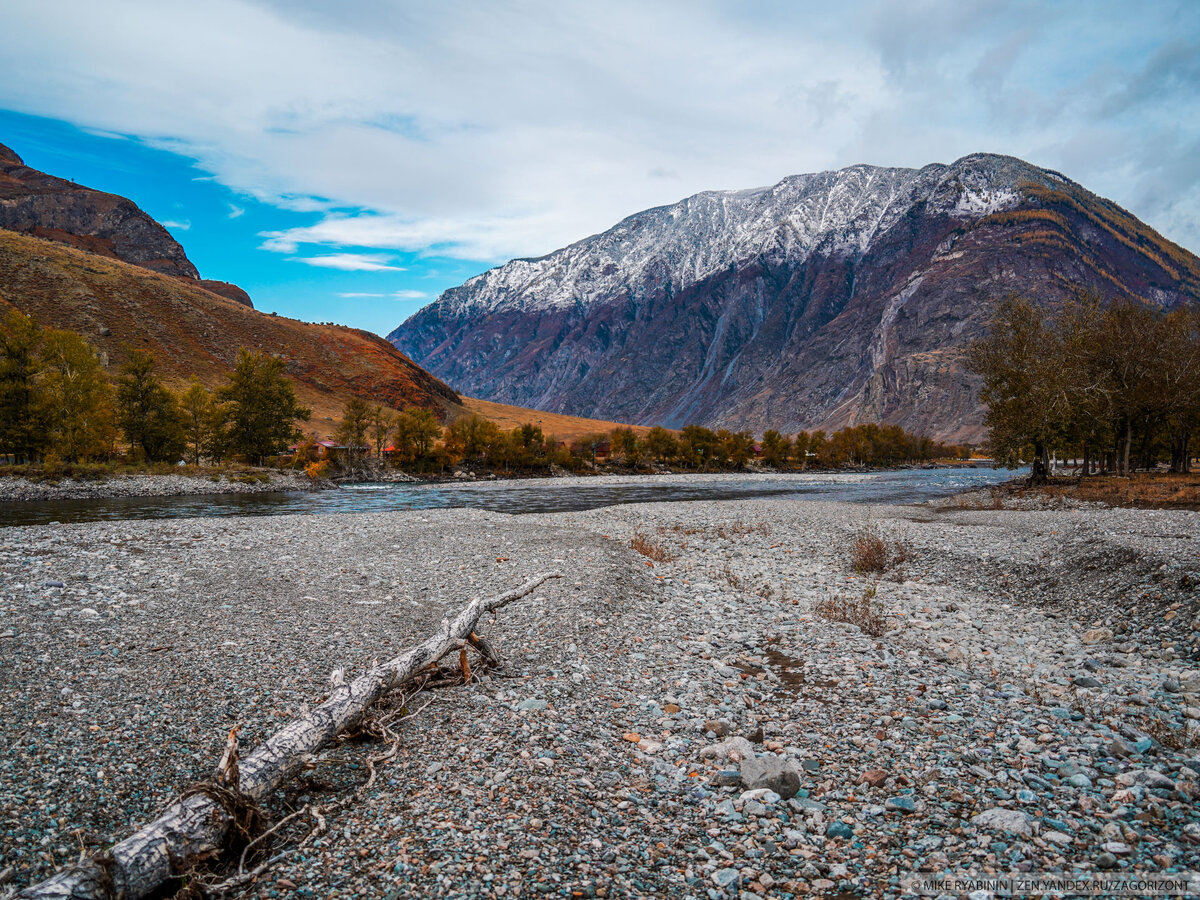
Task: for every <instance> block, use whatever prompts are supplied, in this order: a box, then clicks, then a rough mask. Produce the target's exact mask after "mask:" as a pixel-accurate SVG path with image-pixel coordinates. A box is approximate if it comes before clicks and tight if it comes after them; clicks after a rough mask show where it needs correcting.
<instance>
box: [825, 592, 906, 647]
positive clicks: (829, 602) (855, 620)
mask: <svg viewBox="0 0 1200 900" xmlns="http://www.w3.org/2000/svg"><path fill="white" fill-rule="evenodd" d="M875 594H876V592H875V586H874V585H871V586H870V587H868V588H867V589H866V590H865V591H864V592H863V595H862V597H860V598H858V599H854V598H851V597H825V598H823V599H821V600H818V601H817V604H816V606H814V607H813V612H815V613H816V614H817V615H818V616H820V617H821V618H822V619H825V620H826V621H828V622H841V623H844V624H846V625H856V626H857V627H858V628H859V629H860V630H861V631H862V633H863V634H869V635H870V636H871V637H881V636H882V635H884V634H885V633H887V630H888V627H887V620H886V619H885V618H884V614H883V604H882V603H880V602H879V600H878V598H877V597H876V595H875Z"/></svg>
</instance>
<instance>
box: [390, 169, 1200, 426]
mask: <svg viewBox="0 0 1200 900" xmlns="http://www.w3.org/2000/svg"><path fill="white" fill-rule="evenodd" d="M1076 286H1078V287H1086V288H1089V289H1094V290H1097V291H1098V292H1100V293H1107V294H1110V295H1112V294H1115V293H1118V292H1120V293H1129V294H1132V295H1134V296H1140V297H1142V298H1143V299H1146V300H1147V302H1152V303H1155V304H1157V305H1160V306H1168V307H1169V306H1172V305H1176V304H1178V303H1180V302H1194V301H1195V300H1196V298H1197V297H1198V296H1200V261H1198V260H1197V259H1196V257H1195V256H1193V255H1192V254H1190V253H1188V252H1187V251H1186V250H1183V249H1182V248H1180V247H1178V246H1177V245H1174V244H1171V243H1170V242H1169V241H1166V240H1165V239H1164V238H1162V237H1161V235H1158V234H1157V233H1156V232H1153V230H1152V229H1149V228H1148V227H1147V226H1145V225H1144V224H1143V223H1140V222H1139V221H1138V220H1137V219H1136V218H1135V217H1133V216H1132V215H1130V214H1129V213H1128V212H1127V211H1125V210H1123V209H1121V208H1120V207H1118V206H1117V205H1116V204H1113V203H1111V201H1106V200H1104V199H1103V198H1099V197H1097V196H1096V195H1094V194H1091V193H1090V192H1088V191H1087V190H1086V189H1085V188H1083V187H1082V186H1081V185H1078V184H1077V183H1075V182H1073V181H1071V180H1070V179H1069V178H1067V177H1066V176H1065V175H1063V174H1061V173H1059V172H1055V171H1053V170H1049V169H1043V168H1040V167H1037V166H1034V165H1033V164H1031V163H1027V162H1025V161H1023V160H1020V159H1017V158H1015V157H1008V156H998V155H994V154H972V155H970V156H966V157H963V158H962V159H960V160H957V161H956V162H954V163H952V164H949V165H945V164H940V163H937V164H931V165H929V166H925V167H922V168H921V169H903V168H885V167H874V166H867V165H856V166H851V167H847V168H846V169H841V170H837V171H834V172H823V173H814V174H810V175H796V176H789V177H788V178H785V179H782V180H781V181H780V182H778V183H777V184H775V185H772V186H770V187H767V188H757V189H750V190H744V191H727V192H715V191H707V192H702V193H700V194H696V195H693V196H691V197H687V198H684V199H683V200H681V201H679V202H677V203H674V204H668V205H666V206H660V207H654V208H652V209H649V210H644V211H642V212H639V213H635V214H633V215H632V216H628V217H626V218H625V219H622V220H621V222H619V223H617V224H616V225H614V226H613V227H612V228H610V229H609V230H607V231H605V232H601V233H600V234H598V235H592V236H590V237H588V238H585V239H583V240H581V241H577V242H575V243H573V244H570V245H568V246H567V247H564V248H562V249H560V250H558V251H555V252H554V253H551V254H547V255H546V256H543V257H538V258H535V259H518V260H513V261H510V262H509V263H506V264H504V265H503V266H498V267H496V268H494V269H491V270H488V271H487V272H484V273H482V274H481V275H478V276H476V277H475V278H473V279H470V280H468V281H467V282H465V283H464V284H463V285H461V286H459V287H457V288H451V289H450V290H448V291H446V292H444V293H443V294H442V295H441V296H440V297H439V298H438V299H437V300H436V301H435V302H434V303H432V304H430V305H429V306H427V307H425V308H424V309H422V310H420V311H418V312H417V313H416V314H415V315H414V316H412V317H411V318H409V319H408V320H407V321H406V322H404V323H402V324H401V325H400V326H399V327H398V328H397V329H396V330H395V331H393V332H392V333H391V334H390V335H389V336H388V337H389V340H392V342H393V343H395V344H396V345H397V346H398V347H400V348H401V349H402V350H404V351H405V352H406V353H408V354H409V355H410V356H411V357H412V358H413V359H415V360H417V361H418V362H420V363H422V364H423V365H425V366H426V367H427V368H428V369H429V370H430V371H431V372H433V373H434V374H436V375H438V376H439V377H442V378H443V379H445V380H446V381H447V382H448V383H450V384H452V385H453V386H455V387H456V388H457V389H459V390H462V391H464V392H466V393H470V394H473V395H475V396H480V397H482V398H483V399H489V400H497V401H500V402H505V403H515V404H519V405H522V406H532V407H535V408H542V409H547V410H549V411H552V412H567V411H569V412H572V413H576V414H581V415H592V416H597V417H601V418H610V419H620V420H624V421H632V422H637V423H641V424H655V423H658V424H665V425H669V426H677V425H681V424H684V423H685V422H695V423H696V424H705V425H713V426H719V427H737V428H749V429H750V430H753V431H762V430H763V429H765V428H768V427H775V428H779V429H780V430H785V431H795V430H798V429H800V428H809V429H811V428H814V427H824V428H835V427H841V426H843V425H847V424H855V423H856V422H863V421H879V422H888V423H894V424H901V425H904V426H905V427H907V428H910V429H911V430H923V431H927V432H929V433H931V434H932V435H933V436H935V437H938V438H941V439H954V440H964V439H967V440H978V439H980V438H982V436H983V427H982V410H981V409H980V407H979V405H978V401H977V400H976V399H974V392H975V388H976V386H977V383H976V382H975V381H974V380H973V376H971V375H970V374H969V373H967V372H966V371H965V369H964V366H963V360H962V351H963V348H964V347H965V344H966V343H967V342H968V341H969V339H970V338H971V337H973V336H975V335H977V334H979V333H981V331H982V327H983V323H984V321H985V320H986V308H987V306H988V305H989V304H990V302H991V301H994V300H996V299H999V298H1000V297H1002V296H1004V295H1005V294H1007V293H1021V292H1026V293H1034V294H1036V295H1037V296H1039V297H1042V298H1043V299H1044V301H1045V302H1050V303H1052V302H1056V301H1057V300H1060V299H1062V298H1063V297H1064V296H1066V295H1067V294H1068V293H1069V292H1070V291H1071V290H1074V288H1075V287H1076Z"/></svg>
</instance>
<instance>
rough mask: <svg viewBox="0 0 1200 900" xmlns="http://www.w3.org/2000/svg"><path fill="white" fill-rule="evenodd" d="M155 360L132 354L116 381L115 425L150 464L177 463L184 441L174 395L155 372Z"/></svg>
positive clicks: (181, 420) (180, 412) (136, 351)
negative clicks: (173, 461)
mask: <svg viewBox="0 0 1200 900" xmlns="http://www.w3.org/2000/svg"><path fill="white" fill-rule="evenodd" d="M154 366H155V362H154V357H153V356H152V355H151V354H149V353H146V352H144V351H142V350H134V351H133V352H132V353H130V354H129V359H127V360H126V361H125V364H124V365H123V366H121V375H120V377H119V378H118V379H117V425H118V426H119V427H120V429H121V432H122V434H124V435H125V440H126V441H128V442H129V445H130V446H131V447H133V448H134V449H136V450H137V451H139V452H140V453H141V454H142V456H143V457H144V458H145V459H146V460H147V461H149V462H161V461H164V460H170V459H178V458H179V456H180V454H182V453H183V450H184V447H185V446H186V443H187V440H186V435H185V433H184V426H185V422H184V417H183V412H182V410H180V408H179V402H178V401H177V400H176V399H175V395H174V394H172V393H171V392H170V391H169V390H167V388H166V386H164V385H163V383H162V382H161V381H159V379H158V376H157V375H156V374H155V372H154Z"/></svg>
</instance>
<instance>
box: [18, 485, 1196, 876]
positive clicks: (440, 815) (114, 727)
mask: <svg viewBox="0 0 1200 900" xmlns="http://www.w3.org/2000/svg"><path fill="white" fill-rule="evenodd" d="M868 524H870V525H871V526H872V527H873V528H874V529H876V531H877V532H878V533H879V534H881V535H883V536H884V537H885V538H886V539H887V540H888V541H890V542H892V544H893V546H899V545H900V544H903V545H905V547H906V551H907V557H908V559H907V561H906V562H903V563H901V564H900V565H899V566H898V567H896V568H894V569H893V570H891V571H890V572H888V573H887V574H886V575H884V576H882V577H875V576H863V575H859V574H856V573H854V572H853V571H852V570H851V566H850V552H849V548H850V545H851V543H852V540H853V538H854V536H855V534H856V533H858V532H859V530H860V529H862V528H863V527H864V526H866V525H868ZM634 538H639V540H638V543H639V544H641V545H642V546H643V547H646V548H648V549H650V551H651V552H654V553H655V555H656V556H658V557H659V559H658V560H654V559H651V558H648V557H646V556H644V555H642V554H640V553H638V552H635V551H634V550H633V549H632V548H631V541H632V540H633V539H634ZM1198 540H1200V514H1197V513H1192V512H1156V511H1141V510H1102V509H1062V510H1050V511H1044V510H1043V511H1003V510H963V509H954V508H948V509H935V508H932V507H930V506H919V507H866V506H861V505H851V504H840V503H821V502H812V501H782V500H762V499H756V500H747V501H723V502H693V503H673V504H643V505H637V506H624V507H610V508H605V509H598V510H591V511H588V512H580V513H560V514H553V515H526V516H505V515H501V514H496V513H488V512H482V511H476V510H438V511H428V512H407V513H386V514H359V515H328V516H320V517H298V516H279V517H270V518H255V519H241V518H236V517H234V518H222V519H177V520H164V521H150V522H124V523H99V524H80V525H71V526H53V527H30V528H13V529H7V530H5V531H3V532H0V655H2V656H3V657H4V659H5V662H6V664H5V665H4V666H3V667H0V729H2V731H3V734H0V747H2V748H3V749H2V750H0V854H2V855H3V860H2V861H0V869H11V872H9V876H8V877H9V880H10V884H11V885H14V886H19V885H24V884H27V883H29V882H30V881H32V880H35V879H37V878H40V877H42V876H44V875H46V874H48V873H49V872H50V871H52V869H53V868H54V867H55V866H57V865H62V864H64V863H66V862H68V861H69V860H70V859H72V858H74V857H76V856H77V855H78V854H79V853H80V851H81V850H82V849H86V850H89V851H91V850H95V849H99V848H100V847H102V846H103V845H105V844H107V843H109V842H111V841H113V840H114V839H116V838H118V837H120V836H123V835H125V834H127V833H128V832H129V831H130V830H131V829H132V828H133V827H134V826H135V825H137V824H139V823H141V822H144V821H146V820H147V819H148V818H150V817H151V816H153V815H154V813H155V812H156V810H157V809H159V808H160V807H161V806H162V805H163V804H164V803H166V802H167V801H168V800H169V799H170V798H171V797H172V796H173V795H174V794H175V793H176V792H177V791H179V790H180V789H181V788H182V787H184V786H186V785H188V784H189V783H191V782H194V781H196V780H199V779H201V778H204V777H207V776H208V775H209V774H210V773H211V771H212V768H213V766H214V764H215V761H216V760H217V758H218V756H219V754H220V750H221V747H222V744H223V741H224V735H225V733H226V732H227V731H228V730H229V728H230V727H231V725H233V724H234V723H238V722H240V723H244V724H245V728H244V730H243V733H242V737H243V740H244V742H245V743H247V744H253V743H255V742H256V741H258V740H261V739H262V738H263V737H264V736H265V735H267V734H269V733H270V732H271V731H273V730H274V729H276V728H278V727H280V726H281V725H282V724H283V723H284V722H286V721H287V720H288V719H289V718H290V717H291V716H293V715H295V714H297V713H299V712H301V711H302V710H303V709H304V708H305V705H306V704H310V703H313V702H315V701H317V700H319V699H320V697H321V695H322V693H323V691H324V689H325V687H326V685H327V683H328V675H329V672H330V671H331V670H332V669H334V668H335V667H338V666H350V667H352V668H362V667H364V666H367V665H369V664H370V662H371V660H372V659H373V658H375V657H383V656H385V655H387V654H389V653H392V652H394V651H395V650H397V649H398V648H400V647H402V646H405V645H408V644H410V643H413V642H415V641H416V640H418V639H420V638H421V637H422V636H424V635H425V634H426V633H427V632H428V631H429V630H430V629H431V628H432V627H433V626H434V625H435V623H436V622H437V621H438V620H439V619H440V617H441V616H442V615H443V614H444V613H445V612H447V611H449V610H453V609H457V608H458V607H459V606H460V605H461V604H462V603H463V602H464V601H466V600H468V599H469V598H470V597H472V596H477V595H479V594H483V593H491V592H494V591H500V590H503V589H505V588H508V587H511V586H513V585H515V584H517V583H519V582H520V581H522V580H524V578H525V577H527V576H529V575H532V574H534V573H536V572H539V571H543V570H546V569H550V568H559V569H561V570H562V571H564V573H565V574H566V577H565V578H564V579H563V580H562V581H559V582H553V583H551V584H548V585H547V586H546V587H545V588H544V589H542V590H540V591H539V592H538V593H537V594H535V595H534V596H532V597H530V598H528V599H526V600H525V601H522V602H520V603H518V604H516V605H513V606H510V607H508V608H507V609H505V610H504V611H502V612H501V613H500V614H499V615H498V616H497V617H496V618H495V621H494V622H490V623H488V625H487V631H488V633H489V635H490V637H492V639H493V640H494V641H495V642H496V644H497V646H498V648H499V651H500V654H501V656H502V657H503V659H504V661H505V664H506V671H505V672H503V673H501V674H498V675H495V676H492V677H490V678H489V679H487V680H486V681H485V682H483V683H482V684H476V685H472V686H470V687H460V688H453V689H449V690H444V691H438V692H434V693H432V694H430V695H428V696H427V697H426V699H429V700H432V703H431V705H429V706H428V707H426V708H424V709H422V710H421V711H420V712H419V713H418V714H417V715H415V716H414V717H412V718H411V719H408V720H406V721H405V722H404V724H403V726H402V734H403V736H404V742H403V750H402V753H401V756H400V757H399V758H398V759H397V760H396V761H395V762H393V763H391V764H390V765H387V766H386V767H384V768H383V769H382V770H381V774H380V779H379V781H378V783H377V784H376V785H375V787H374V788H373V789H372V790H371V791H369V792H368V793H367V794H366V796H365V797H364V799H363V800H361V801H360V802H358V803H355V804H352V805H350V806H349V807H347V808H345V809H343V810H340V811H338V812H335V813H332V814H331V815H330V817H329V830H328V832H326V833H325V834H324V835H323V836H321V837H319V838H317V839H316V840H315V841H314V842H312V843H311V844H310V845H309V846H307V847H306V848H304V849H303V850H302V851H301V852H300V853H298V854H297V855H295V856H293V857H291V858H289V859H287V860H285V861H283V862H282V863H280V864H278V865H277V866H276V867H275V868H273V869H272V870H271V872H270V874H269V875H268V876H267V877H265V878H264V879H263V880H262V881H261V882H260V883H259V884H257V885H255V886H253V887H252V888H251V889H250V890H249V891H248V892H247V893H248V895H249V896H264V897H271V896H309V897H322V898H323V897H388V898H400V897H429V896H505V897H509V896H535V895H541V894H546V895H551V896H607V897H628V896H647V895H663V896H672V897H676V896H677V897H698V898H705V897H711V898H719V897H730V896H738V895H739V894H740V895H741V896H749V897H753V896H762V897H768V896H769V897H788V896H793V897H795V896H842V897H849V896H858V895H861V896H900V895H902V894H903V893H904V891H905V890H906V886H907V885H908V884H910V883H911V880H912V879H914V878H917V877H921V876H930V875H934V874H939V873H965V872H975V873H989V872H1013V871H1018V872H1019V871H1031V872H1035V873H1039V874H1045V873H1053V872H1089V873H1095V872H1170V871H1182V870H1195V869H1200V816H1198V815H1197V812H1196V809H1195V800H1196V798H1197V796H1200V787H1198V784H1200V749H1197V746H1196V745H1197V744H1198V743H1200V741H1197V738H1196V732H1197V730H1198V723H1197V719H1198V717H1200V664H1198V663H1197V662H1196V661H1195V660H1196V658H1197V652H1198V650H1200V631H1198V628H1200V621H1198V620H1197V614H1198V612H1200V552H1198V549H1197V541H1198ZM864 597H865V598H866V606H867V607H869V608H870V609H871V611H872V612H873V613H874V614H875V616H876V617H877V618H880V619H881V620H882V628H884V629H885V630H884V631H883V633H880V634H867V633H864V632H863V631H862V630H861V629H860V628H859V627H857V626H855V625H852V624H843V623H839V622H835V621H830V620H829V618H827V617H826V615H824V614H821V613H820V612H819V611H820V610H829V609H838V608H840V606H839V605H840V604H841V603H842V602H844V601H847V600H853V601H857V602H858V606H859V607H860V608H861V607H862V603H861V601H863V598H864ZM870 630H871V631H878V630H879V629H878V628H875V627H871V628H870ZM420 702H421V703H424V702H425V701H424V700H422V701H420ZM372 749H373V745H371V744H362V743H347V744H343V745H341V746H339V747H337V748H334V749H333V750H331V751H329V752H328V753H326V754H324V755H323V756H322V757H321V758H320V759H319V760H318V761H317V765H316V768H315V769H314V770H313V771H312V772H311V773H310V774H309V775H307V776H306V777H305V778H304V779H303V780H302V781H301V782H300V783H299V784H298V786H297V788H296V789H295V790H294V791H292V792H290V793H289V796H288V797H287V800H288V802H291V803H300V802H305V801H307V800H316V801H318V802H321V801H326V800H331V799H335V798H337V797H341V796H345V795H346V794H347V793H348V792H350V791H352V790H353V789H354V787H355V786H356V785H357V784H359V783H361V782H362V780H363V778H364V774H365V773H364V764H365V760H366V757H367V755H368V754H369V753H370V752H371V751H372ZM2 877H4V876H3V875H0V878H2Z"/></svg>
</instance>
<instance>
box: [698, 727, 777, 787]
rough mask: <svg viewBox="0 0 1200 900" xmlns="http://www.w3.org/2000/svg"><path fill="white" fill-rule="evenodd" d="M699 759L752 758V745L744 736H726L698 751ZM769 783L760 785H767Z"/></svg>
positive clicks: (736, 760)
mask: <svg viewBox="0 0 1200 900" xmlns="http://www.w3.org/2000/svg"><path fill="white" fill-rule="evenodd" d="M700 758H701V759H727V760H730V761H731V762H741V761H742V760H746V759H753V758H754V745H753V744H751V743H750V742H749V741H748V740H746V739H745V738H744V737H731V738H726V739H725V740H723V741H721V743H719V744H710V745H709V746H707V747H704V748H703V749H701V751H700ZM768 786H769V785H760V787H768Z"/></svg>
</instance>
